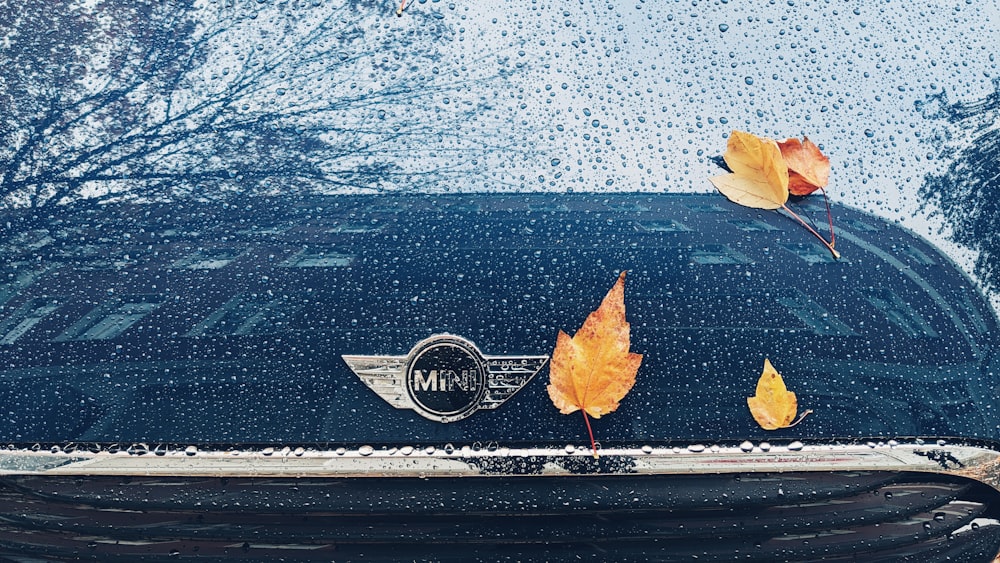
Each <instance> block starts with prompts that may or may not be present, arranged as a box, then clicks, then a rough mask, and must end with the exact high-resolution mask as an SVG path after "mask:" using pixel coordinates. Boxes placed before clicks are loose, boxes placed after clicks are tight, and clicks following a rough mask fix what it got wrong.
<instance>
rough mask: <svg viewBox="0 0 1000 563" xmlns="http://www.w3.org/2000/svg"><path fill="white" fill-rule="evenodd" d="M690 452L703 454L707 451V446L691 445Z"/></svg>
mask: <svg viewBox="0 0 1000 563" xmlns="http://www.w3.org/2000/svg"><path fill="white" fill-rule="evenodd" d="M688 451H689V452H694V453H701V452H703V451H705V446H703V445H701V444H691V445H690V446H688Z"/></svg>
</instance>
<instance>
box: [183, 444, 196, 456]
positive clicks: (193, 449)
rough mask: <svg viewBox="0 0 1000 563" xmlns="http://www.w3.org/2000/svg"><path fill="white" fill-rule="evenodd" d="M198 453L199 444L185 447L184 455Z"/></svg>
mask: <svg viewBox="0 0 1000 563" xmlns="http://www.w3.org/2000/svg"><path fill="white" fill-rule="evenodd" d="M197 453H198V447H197V446H188V447H186V448H184V455H195V454H197Z"/></svg>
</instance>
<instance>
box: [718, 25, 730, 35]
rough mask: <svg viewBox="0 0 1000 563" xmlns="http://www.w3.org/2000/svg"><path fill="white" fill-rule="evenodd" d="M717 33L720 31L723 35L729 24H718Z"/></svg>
mask: <svg viewBox="0 0 1000 563" xmlns="http://www.w3.org/2000/svg"><path fill="white" fill-rule="evenodd" d="M719 31H721V32H722V33H725V32H727V31H729V24H725V23H720V24H719Z"/></svg>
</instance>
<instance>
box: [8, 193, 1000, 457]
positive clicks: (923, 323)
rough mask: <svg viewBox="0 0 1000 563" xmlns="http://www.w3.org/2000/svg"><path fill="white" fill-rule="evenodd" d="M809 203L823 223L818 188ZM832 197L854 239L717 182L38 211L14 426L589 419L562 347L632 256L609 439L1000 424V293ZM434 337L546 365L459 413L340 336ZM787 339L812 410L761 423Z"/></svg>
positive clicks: (14, 304)
mask: <svg viewBox="0 0 1000 563" xmlns="http://www.w3.org/2000/svg"><path fill="white" fill-rule="evenodd" d="M797 208H798V209H799V210H801V211H803V212H804V213H805V214H806V215H810V216H812V217H813V218H815V219H817V220H819V221H824V220H825V215H826V213H825V209H823V207H822V206H821V205H819V206H817V205H816V204H813V203H810V204H808V205H804V204H802V202H800V203H799V204H798V207H797ZM833 213H834V221H835V223H836V224H837V226H838V229H837V232H836V234H837V239H836V240H837V248H838V249H839V251H840V252H841V254H842V258H841V259H840V260H834V259H833V258H832V257H831V256H830V254H829V253H828V252H827V251H826V249H824V248H823V246H822V245H821V244H819V243H818V242H817V241H816V240H815V239H814V238H812V237H811V236H810V235H809V234H808V233H807V232H806V231H805V230H804V229H802V228H801V227H800V226H798V225H797V224H795V223H794V222H793V221H792V220H791V219H789V218H788V217H786V216H783V215H781V214H779V213H776V212H762V211H754V210H748V209H745V208H741V207H738V206H735V205H733V204H730V203H729V202H728V201H725V199H724V198H722V197H721V196H718V195H627V194H615V195H610V194H609V195H604V194H587V195H577V194H571V195H566V194H561V195H545V194H533V195H524V194H517V195H500V194H494V195H464V196H458V195H441V196H426V195H425V196H419V197H417V196H402V195H400V196H396V195H383V196H353V197H352V196H337V197H323V196H310V197H294V198H293V197H283V198H246V199H242V200H240V201H239V202H238V203H236V202H229V203H218V202H215V203H191V202H185V203H181V204H145V205H131V204H115V205H93V206H80V207H77V208H75V209H72V210H69V209H66V210H60V213H59V216H58V218H55V217H53V216H47V215H46V211H45V210H44V209H41V210H25V211H9V212H6V213H5V215H4V218H3V220H4V221H5V222H7V224H8V225H9V228H8V231H9V232H15V233H19V234H18V235H16V236H9V237H8V238H7V240H6V241H5V242H4V246H3V249H2V250H3V252H4V255H5V256H6V260H5V272H4V276H5V277H4V279H3V282H4V285H3V286H2V293H0V295H2V297H3V307H2V309H0V341H2V345H0V406H2V407H3V416H2V420H0V439H2V440H3V441H5V442H9V443H17V444H26V443H59V444H64V443H68V442H75V443H89V442H93V443H112V442H144V443H171V444H216V445H218V444H293V445H294V444H327V445H333V446H336V445H338V444H343V445H346V446H348V447H350V446H351V445H357V444H376V445H379V444H385V445H390V446H391V445H402V444H413V445H416V444H437V445H439V446H440V445H443V444H480V445H482V446H483V447H487V446H497V445H499V446H505V445H531V444H548V445H552V444H564V443H579V442H580V441H581V440H582V439H584V438H585V436H586V430H585V427H584V425H583V421H581V420H579V417H578V416H564V415H561V414H559V412H558V411H557V409H556V408H554V407H553V405H552V403H551V401H550V400H549V397H548V395H547V393H546V389H545V386H546V384H547V383H548V366H547V365H545V364H544V361H543V360H544V357H545V356H548V355H550V354H551V353H552V350H553V347H554V345H555V340H556V335H557V333H558V331H559V330H560V329H561V330H564V331H566V332H569V333H572V332H574V331H576V330H577V329H578V328H579V326H580V325H581V323H582V322H583V319H584V318H585V317H586V315H587V314H588V313H589V312H590V311H591V310H593V309H594V308H595V307H596V306H597V305H598V304H599V302H600V300H601V298H602V297H603V295H604V293H605V292H606V291H607V289H608V288H610V287H611V285H612V283H613V282H614V281H615V279H616V277H617V275H618V273H619V272H620V271H621V270H627V271H628V276H627V284H626V292H625V300H626V307H627V316H628V320H629V322H630V323H631V326H632V350H633V351H634V352H638V353H641V354H643V355H644V361H643V364H642V367H641V368H640V370H639V374H638V377H637V382H636V385H635V387H634V389H633V390H632V391H631V393H630V394H629V395H628V396H626V397H625V399H624V400H623V401H622V404H621V407H620V408H619V409H618V410H617V411H616V412H614V413H612V414H609V415H607V416H604V417H602V418H601V419H599V420H595V421H593V424H594V432H595V434H596V436H597V438H598V440H599V441H600V442H601V443H602V444H603V445H605V446H608V445H615V444H619V445H628V446H637V445H642V444H657V443H661V444H662V443H670V442H672V441H684V442H690V441H705V440H709V441H726V440H747V439H749V440H763V439H769V438H770V439H773V438H775V437H784V438H800V439H819V440H823V441H826V440H843V439H847V440H856V439H863V438H868V437H887V438H892V437H904V436H914V437H919V436H922V437H943V436H951V437H963V438H969V439H981V440H992V439H994V438H995V437H996V435H997V429H998V428H1000V416H998V413H997V410H996V408H994V404H993V403H994V401H993V399H992V397H994V395H995V392H996V388H997V385H998V384H1000V377H998V376H1000V365H998V364H1000V361H998V359H997V352H996V345H995V343H994V340H993V339H994V338H995V334H996V333H997V320H996V317H995V314H994V313H993V311H992V309H991V308H990V307H989V305H988V304H987V303H986V302H985V300H984V299H983V297H982V296H981V295H980V293H979V292H978V291H977V290H976V288H975V287H974V286H973V285H972V284H971V282H970V281H969V280H968V279H967V277H965V276H964V275H963V274H962V273H961V272H960V271H959V270H958V269H957V268H956V267H955V265H954V264H953V263H952V262H951V260H949V259H948V257H946V256H944V255H943V254H941V253H940V252H939V251H938V250H936V249H935V248H934V247H932V246H930V245H928V244H927V243H926V242H925V241H923V240H922V239H921V238H920V237H918V236H916V235H914V234H913V233H911V232H909V231H906V230H904V229H902V228H899V227H898V226H895V225H892V224H888V223H886V222H884V221H882V220H880V219H878V218H876V217H873V216H871V215H867V214H864V213H861V212H859V211H857V210H854V209H851V208H846V207H842V206H834V208H833ZM435 335H451V336H454V337H458V339H459V340H458V341H460V342H463V343H471V344H472V345H474V346H475V348H476V349H477V351H478V353H479V354H481V356H482V357H483V358H486V359H489V358H494V357H513V358H523V357H535V358H541V359H542V361H540V363H537V365H534V368H539V367H540V370H539V371H538V373H537V374H536V375H535V376H534V377H533V378H530V374H528V375H527V376H525V377H522V378H521V380H519V381H518V385H517V387H518V389H514V390H513V392H512V393H509V394H508V396H506V397H505V402H503V403H502V404H499V405H498V406H496V407H495V408H478V405H473V407H472V412H471V413H466V414H465V415H463V417H461V420H453V421H450V422H442V421H441V420H440V419H435V417H434V416H427V413H423V415H422V414H421V412H420V409H416V410H414V409H413V408H412V405H411V408H397V407H398V406H399V405H398V404H397V405H393V404H391V403H390V402H389V401H388V399H385V398H384V395H380V394H379V393H376V392H375V391H373V388H372V387H371V386H370V383H371V382H370V381H369V382H368V383H366V382H365V381H364V380H363V379H362V378H361V377H359V376H358V375H357V374H356V373H355V372H354V371H352V369H351V367H350V366H349V365H348V362H347V361H345V359H344V356H348V357H351V356H359V355H361V356H363V355H369V356H384V357H394V358H397V359H400V361H404V362H405V359H406V357H407V355H408V354H409V353H410V352H411V350H412V349H413V348H414V346H415V345H416V344H417V343H418V342H421V341H424V340H425V339H427V338H429V337H432V336H435ZM765 358H768V359H770V361H771V362H772V363H773V364H774V365H775V366H776V368H777V369H778V370H779V371H780V372H781V373H782V374H783V375H784V377H785V379H786V382H787V383H788V385H789V387H790V388H791V389H792V390H793V391H795V392H796V394H797V395H798V402H799V408H800V410H803V409H812V410H813V411H814V414H812V415H811V416H809V417H808V418H806V419H805V421H804V422H803V423H802V424H800V425H799V426H797V427H795V428H792V429H787V430H779V431H776V432H767V431H764V430H762V429H761V428H760V427H759V426H758V425H757V424H756V423H755V422H754V420H753V419H752V417H751V415H750V413H749V411H748V408H747V403H746V397H748V396H750V395H752V394H753V393H754V387H755V384H756V381H757V378H758V376H759V375H760V372H761V367H762V365H763V362H764V359H765ZM400 369H402V368H400ZM529 371H532V372H534V369H532V370H529ZM425 377H426V374H425ZM390 385H396V386H397V387H396V390H397V392H398V393H406V386H405V384H404V382H401V381H396V382H395V383H392V382H390ZM424 385H425V387H426V386H427V385H429V383H427V382H426V381H425V382H424ZM443 385H444V384H443V383H442V386H443ZM461 400H462V399H461V398H459V402H461ZM404 403H405V399H404ZM404 406H405V405H404Z"/></svg>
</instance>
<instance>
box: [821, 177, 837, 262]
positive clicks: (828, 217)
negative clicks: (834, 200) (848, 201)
mask: <svg viewBox="0 0 1000 563" xmlns="http://www.w3.org/2000/svg"><path fill="white" fill-rule="evenodd" d="M820 191H821V192H823V203H825V204H826V222H827V223H828V224H829V225H830V246H831V247H836V246H837V233H835V232H834V231H833V213H831V212H830V198H828V197H826V190H825V189H823V188H820Z"/></svg>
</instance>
